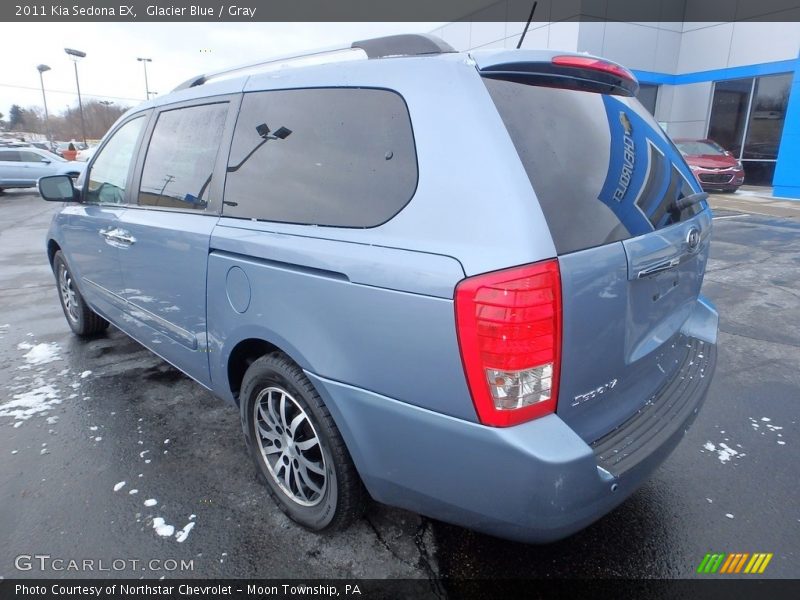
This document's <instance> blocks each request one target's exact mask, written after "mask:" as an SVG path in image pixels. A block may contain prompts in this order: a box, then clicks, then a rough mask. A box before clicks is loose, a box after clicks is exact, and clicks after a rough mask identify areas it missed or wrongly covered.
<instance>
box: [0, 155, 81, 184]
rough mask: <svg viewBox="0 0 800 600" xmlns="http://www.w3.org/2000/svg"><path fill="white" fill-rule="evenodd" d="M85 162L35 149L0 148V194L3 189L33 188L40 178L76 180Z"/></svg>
mask: <svg viewBox="0 0 800 600" xmlns="http://www.w3.org/2000/svg"><path fill="white" fill-rule="evenodd" d="M85 168H86V163H85V162H76V161H70V160H65V159H63V158H61V157H60V156H58V155H57V154H53V153H52V152H48V151H47V150H41V149H39V148H35V147H32V146H31V147H20V148H13V147H11V148H0V192H2V190H3V189H5V188H23V187H34V186H35V185H36V182H37V181H38V180H39V178H40V177H45V176H47V175H69V176H70V177H73V178H76V177H78V176H79V175H80V174H81V173H83V170H84V169H85Z"/></svg>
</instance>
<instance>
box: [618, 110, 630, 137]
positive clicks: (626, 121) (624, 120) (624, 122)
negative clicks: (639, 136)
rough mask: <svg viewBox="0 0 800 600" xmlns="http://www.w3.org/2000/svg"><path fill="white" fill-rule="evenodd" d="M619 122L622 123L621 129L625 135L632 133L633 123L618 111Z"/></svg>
mask: <svg viewBox="0 0 800 600" xmlns="http://www.w3.org/2000/svg"><path fill="white" fill-rule="evenodd" d="M619 122H620V123H622V128H623V129H624V130H625V135H630V134H631V133H632V132H633V123H631V120H630V119H629V118H628V115H627V114H625V113H624V112H622V111H620V113H619Z"/></svg>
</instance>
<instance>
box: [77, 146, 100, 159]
mask: <svg viewBox="0 0 800 600" xmlns="http://www.w3.org/2000/svg"><path fill="white" fill-rule="evenodd" d="M96 150H97V146H90V147H89V148H86V149H85V150H81V151H79V152H78V156H76V157H75V160H77V161H80V162H84V163H85V162H89V161H90V160H91V158H92V157H93V156H94V153H95V151H96Z"/></svg>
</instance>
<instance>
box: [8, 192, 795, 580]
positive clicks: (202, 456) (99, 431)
mask: <svg viewBox="0 0 800 600" xmlns="http://www.w3.org/2000/svg"><path fill="white" fill-rule="evenodd" d="M724 200H725V199H724V197H721V199H717V200H716V202H715V206H717V208H718V210H717V213H716V214H717V216H718V217H721V218H718V219H717V220H716V221H715V232H714V243H713V248H712V259H711V261H710V264H709V269H708V274H707V276H706V283H705V287H704V293H705V294H706V295H707V296H709V297H710V298H711V299H712V301H714V302H715V303H716V304H717V306H718V308H719V310H720V314H721V322H720V330H721V332H720V339H719V356H718V365H717V373H716V376H715V379H714V382H713V384H712V387H711V390H710V393H709V397H708V399H707V401H706V404H705V407H704V408H703V410H702V412H701V413H700V415H699V417H698V418H697V420H696V422H695V424H694V425H693V427H692V429H691V430H690V431H689V433H688V434H687V435H686V437H685V439H684V440H683V442H682V443H681V445H680V446H679V447H678V449H677V450H676V451H675V452H674V454H673V455H672V456H671V457H670V458H669V459H668V460H667V462H666V463H665V464H664V465H663V466H662V467H661V468H660V469H659V470H658V471H657V472H656V474H655V475H654V477H653V478H652V479H651V480H650V482H649V483H647V484H646V485H645V486H644V487H643V488H642V489H641V490H640V491H639V492H637V493H636V494H635V495H634V496H633V497H631V498H630V499H629V500H628V501H627V502H626V503H624V504H623V505H622V506H621V507H619V508H618V509H617V510H615V511H614V512H613V513H611V514H610V515H608V516H607V517H605V518H603V519H601V520H600V521H599V522H597V523H596V524H594V525H593V526H591V527H589V528H588V529H586V530H585V531H583V532H581V533H579V534H577V535H575V536H572V537H571V538H569V539H567V540H564V541H561V542H558V543H555V544H550V545H546V546H538V547H537V546H526V545H521V544H516V543H511V542H506V541H503V540H497V539H494V538H490V537H487V536H483V535H480V534H476V533H473V532H470V531H468V530H465V529H462V528H459V527H455V526H451V525H446V524H443V523H438V522H434V521H431V520H428V519H423V518H420V517H418V516H417V515H414V514H412V513H408V512H405V511H401V510H397V509H392V508H389V507H385V506H380V505H374V506H373V507H372V508H371V509H370V511H369V512H368V514H367V516H366V518H365V519H363V520H362V521H360V522H359V523H357V524H356V525H355V526H353V527H352V528H350V529H349V530H347V531H346V532H343V533H339V534H335V535H327V536H316V535H313V534H310V533H308V532H305V531H303V530H302V529H300V528H298V527H297V526H295V525H293V524H292V523H291V522H290V521H289V520H288V519H287V518H286V517H285V516H284V515H283V514H282V513H281V512H280V511H279V510H278V509H277V508H276V507H275V506H274V505H273V504H272V502H271V500H270V499H269V497H268V495H267V493H266V491H264V490H263V489H262V487H261V485H260V484H259V483H258V481H257V480H256V477H255V469H254V467H253V466H252V463H251V461H250V458H249V457H248V455H247V454H246V451H245V447H244V443H243V441H242V435H241V429H240V425H239V418H238V412H237V410H236V409H235V408H233V407H231V406H229V405H226V404H225V403H223V402H222V401H220V400H217V399H216V398H214V397H213V396H211V395H210V394H209V393H208V392H207V391H205V390H204V389H203V388H201V387H200V386H199V385H197V384H195V383H194V382H192V381H191V380H189V379H188V378H186V377H185V376H183V375H182V374H181V373H179V372H178V371H176V370H175V369H173V368H172V367H171V366H169V365H168V364H166V363H164V362H163V361H162V360H160V359H159V358H157V357H156V356H155V355H153V354H151V353H149V352H148V351H147V350H145V349H144V348H143V347H141V346H140V345H139V344H137V343H136V342H134V341H132V340H130V339H129V338H127V337H126V336H125V335H124V334H122V333H120V332H119V331H117V330H116V329H114V328H113V327H112V328H111V329H109V332H108V335H106V336H102V337H99V338H96V339H93V340H91V341H81V340H78V339H77V338H75V337H74V336H72V335H71V334H70V333H69V329H68V327H67V324H66V322H65V320H64V317H63V314H62V312H61V308H60V305H59V303H58V298H57V295H56V290H55V286H54V284H53V278H52V274H51V273H50V270H49V265H48V264H47V260H46V256H45V252H44V234H45V231H46V229H47V225H48V224H49V220H50V215H51V214H52V213H53V212H54V211H55V210H57V208H58V206H57V205H49V204H46V203H44V202H42V201H41V200H39V199H37V198H36V197H35V196H34V194H32V193H30V192H29V191H21V190H20V191H13V190H12V191H9V192H7V193H6V194H5V195H2V196H0V250H1V252H0V359H2V360H0V431H2V435H0V540H2V545H1V546H0V548H1V549H0V576H4V577H5V578H11V577H34V576H42V575H44V576H48V577H49V576H52V577H76V576H90V575H92V573H91V572H84V573H76V572H74V571H71V572H68V571H54V570H51V569H48V570H45V571H41V570H39V568H38V565H36V566H34V568H33V569H31V570H29V571H18V570H17V569H16V568H15V566H14V562H15V557H17V556H18V555H26V554H48V555H50V556H52V557H53V558H65V559H80V560H83V559H96V560H97V559H101V558H102V559H104V560H105V561H107V562H110V561H112V560H114V559H117V560H121V561H126V562H125V564H124V570H122V571H118V572H114V571H112V572H110V573H109V572H106V573H101V574H100V575H103V576H115V575H116V576H128V577H156V578H157V577H160V576H162V575H165V576H167V577H176V576H184V577H186V576H193V577H304V578H312V577H313V578H317V577H374V578H384V577H389V578H437V577H445V578H447V579H450V581H449V582H447V581H446V582H445V583H444V584H443V585H442V584H438V583H437V584H432V585H431V587H430V589H431V592H432V593H434V594H436V595H440V594H442V593H446V592H447V591H452V590H453V589H457V588H458V586H459V584H458V582H457V580H458V579H460V578H467V577H470V578H471V577H484V578H500V577H570V576H573V577H575V576H578V577H619V576H623V577H692V576H694V571H695V569H696V568H697V565H698V564H699V562H700V561H701V560H702V558H703V556H704V555H705V553H706V552H711V551H714V552H772V553H774V558H773V559H772V562H771V563H770V565H769V567H768V569H767V571H766V574H765V575H766V576H771V577H794V578H797V577H800V566H798V558H799V556H800V502H798V494H797V477H798V464H800V435H799V433H800V425H798V420H800V415H798V413H799V412H800V411H798V407H799V406H800V310H799V309H800V277H798V273H800V219H797V218H791V217H782V216H760V215H755V214H746V215H740V214H737V213H736V212H726V211H725V210H724V206H720V203H724ZM720 208H721V210H720ZM734 208H735V210H739V211H741V210H742V209H740V208H739V207H738V206H736V207H734ZM123 482H124V484H123ZM134 490H135V492H134ZM148 500H155V501H156V503H155V504H153V502H146V501H148ZM192 524H193V525H192ZM170 526H171V527H172V528H173V529H172V530H170ZM166 534H170V535H166ZM181 539H182V540H183V541H180V540H181ZM153 559H156V560H159V561H161V562H160V563H150V562H149V561H151V560H153ZM133 560H139V561H141V562H139V563H132V562H131V561H133ZM169 560H175V561H178V563H180V561H181V560H184V561H193V563H192V566H193V569H192V570H190V571H183V572H181V571H180V570H167V569H169V568H171V567H172V566H174V565H173V564H172V563H170V562H169ZM117 566H122V563H120V562H118V563H117Z"/></svg>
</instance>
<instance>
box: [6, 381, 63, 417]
mask: <svg viewBox="0 0 800 600" xmlns="http://www.w3.org/2000/svg"><path fill="white" fill-rule="evenodd" d="M33 385H34V386H36V387H34V388H33V389H30V390H28V391H25V392H20V393H19V394H14V395H13V396H12V398H13V400H11V401H10V402H6V403H5V404H0V417H14V418H15V419H17V420H20V421H27V420H28V419H30V418H31V417H32V416H33V415H35V414H38V413H42V412H45V411H48V410H50V409H51V408H53V406H54V405H56V404H61V398H60V397H59V393H58V390H56V388H54V387H53V386H52V385H51V384H50V383H48V382H45V380H44V379H42V378H41V377H36V379H35V380H34V381H33Z"/></svg>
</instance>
